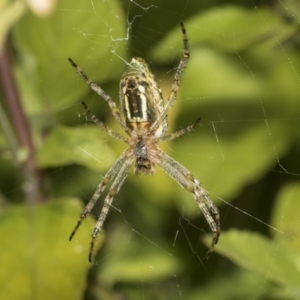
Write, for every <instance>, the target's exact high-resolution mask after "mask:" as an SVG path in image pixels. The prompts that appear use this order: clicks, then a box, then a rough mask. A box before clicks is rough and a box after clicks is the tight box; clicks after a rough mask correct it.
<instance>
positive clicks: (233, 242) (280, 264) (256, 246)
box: [205, 230, 300, 289]
mask: <svg viewBox="0 0 300 300" xmlns="http://www.w3.org/2000/svg"><path fill="white" fill-rule="evenodd" d="M205 242H206V244H207V245H208V244H209V243H210V240H209V239H208V238H205ZM216 251H217V252H219V253H221V254H223V255H225V256H227V257H228V258H229V259H231V260H233V261H234V262H235V263H236V264H238V265H240V266H241V267H243V268H246V269H248V270H250V271H252V272H255V273H257V274H259V275H262V276H264V277H265V278H267V279H269V280H273V281H275V282H277V283H280V284H283V285H286V286H289V287H290V288H294V289H295V288H297V287H299V286H300V269H299V267H297V260H296V258H295V256H293V255H292V254H291V252H290V251H289V250H288V248H286V247H285V245H284V244H283V243H281V242H280V241H277V240H276V239H273V240H269V239H267V238H266V237H264V236H262V235H260V234H256V233H253V232H250V231H239V230H230V231H227V232H223V233H222V234H221V237H220V241H219V243H218V246H217V247H216Z"/></svg>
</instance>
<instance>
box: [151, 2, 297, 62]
mask: <svg viewBox="0 0 300 300" xmlns="http://www.w3.org/2000/svg"><path fill="white" fill-rule="evenodd" d="M246 24H251V26H247V25H246ZM185 27H186V29H187V31H188V37H189V41H190V45H191V47H193V45H196V44H200V43H201V44H202V45H204V44H205V45H209V46H212V47H214V48H218V49H219V50H221V51H228V52H233V53H235V52H237V51H242V50H244V49H246V48H249V47H252V46H253V45H255V44H258V43H261V42H262V40H264V39H265V40H268V39H267V38H269V39H270V40H273V39H274V36H273V35H272V34H271V32H270V28H272V32H279V35H280V36H279V37H278V36H277V39H279V40H280V39H281V38H284V37H285V36H290V35H292V34H294V33H295V32H296V31H297V26H296V25H294V26H290V27H287V26H286V24H285V23H283V19H282V18H279V17H278V16H277V15H276V14H274V13H273V12H272V11H271V10H269V9H268V8H263V7H260V8H259V10H258V9H252V8H244V7H242V6H233V5H227V6H220V7H214V8H211V9H210V11H204V12H203V13H202V14H196V15H195V16H194V17H193V18H191V19H189V20H188V21H186V22H185ZM269 47H270V45H269ZM172 49H173V50H172ZM181 49H182V38H181V35H180V27H179V26H178V27H176V28H174V29H173V30H172V32H171V33H169V34H167V35H166V38H165V39H164V40H163V41H161V42H160V43H159V44H158V45H157V46H156V47H154V48H153V49H152V50H151V57H152V58H153V59H154V60H155V61H157V62H165V61H166V60H167V61H170V60H171V59H172V58H174V56H176V57H179V56H180V55H181Z"/></svg>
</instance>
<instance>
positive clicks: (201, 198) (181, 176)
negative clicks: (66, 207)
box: [69, 23, 220, 262]
mask: <svg viewBox="0 0 300 300" xmlns="http://www.w3.org/2000/svg"><path fill="white" fill-rule="evenodd" d="M181 30H182V34H183V46H184V48H183V55H182V58H181V60H180V63H179V66H178V68H177V71H176V73H175V76H174V80H173V84H172V91H171V94H170V96H169V98H168V100H167V102H166V103H164V101H163V98H162V94H161V90H160V89H159V87H158V84H157V82H156V81H155V78H154V75H153V74H152V73H151V72H150V70H149V68H148V65H147V63H146V62H145V61H144V60H143V59H141V58H138V57H135V58H132V60H131V62H130V63H129V64H128V69H127V70H126V71H125V73H124V74H123V76H122V78H121V81H120V102H121V108H122V112H123V117H124V120H123V119H122V117H121V114H120V112H119V110H118V108H117V106H116V104H115V102H114V101H113V100H112V98H111V97H110V96H109V95H108V94H106V92H105V91H104V90H102V88H101V87H100V86H98V85H97V84H96V83H95V82H93V81H92V80H90V79H89V78H88V77H87V75H86V74H85V73H84V72H83V71H82V70H81V69H80V68H79V67H78V66H77V65H76V64H75V63H74V62H73V61H72V60H71V59H70V58H69V61H70V62H71V64H72V66H73V67H74V68H75V70H76V71H77V72H78V73H79V75H81V76H82V77H83V78H84V80H85V81H86V82H87V84H88V85H89V86H90V87H91V89H93V90H94V91H95V92H96V93H97V94H99V95H100V96H101V97H102V98H103V99H104V100H105V101H107V102H108V105H109V106H110V108H111V110H112V113H113V115H114V117H115V119H116V121H117V122H118V124H119V125H120V126H121V128H122V129H123V130H124V131H125V132H126V134H127V136H126V137H125V136H123V135H121V134H119V133H117V132H115V131H113V130H111V129H109V128H107V127H106V126H105V125H104V124H103V123H102V122H101V121H100V120H99V119H98V118H97V117H96V116H95V115H94V114H92V113H91V111H90V110H89V109H88V107H87V105H86V104H85V103H84V102H82V104H83V106H84V108H85V110H86V113H87V115H88V117H89V118H90V119H91V120H92V121H94V122H95V123H96V124H97V125H98V126H99V127H100V128H101V129H102V130H104V131H105V132H106V133H107V134H109V135H110V136H112V137H114V138H116V139H119V140H121V141H123V142H125V143H127V144H128V146H129V147H128V148H127V149H126V150H125V151H124V152H123V153H122V154H121V156H120V157H119V158H118V159H117V161H116V162H115V163H114V164H113V165H112V167H111V168H110V169H109V170H108V172H107V173H106V174H105V176H104V178H103V180H102V181H101V182H100V183H99V185H98V186H97V189H96V191H95V193H94V195H93V197H92V198H91V200H90V201H89V203H88V204H87V206H86V207H85V209H84V210H83V212H82V213H81V215H80V218H79V220H78V222H77V224H76V226H75V228H74V230H73V231H72V233H71V236H70V238H69V239H70V240H71V239H72V238H73V236H74V234H75V233H76V231H77V229H78V227H79V226H80V224H81V222H82V221H83V219H84V218H85V217H86V216H87V214H89V213H90V212H91V210H92V209H93V207H94V205H95V203H96V202H97V200H98V199H99V197H100V196H101V194H102V193H103V191H104V189H105V187H106V186H107V184H108V183H110V182H112V184H111V187H110V190H109V192H108V194H107V196H106V198H105V200H104V206H103V208H102V211H101V213H100V216H99V217H98V220H97V223H96V225H95V228H94V231H93V234H92V240H91V246H90V252H89V261H90V262H91V261H92V254H93V249H94V243H95V239H96V237H97V235H98V233H99V232H100V231H101V229H102V226H103V223H104V221H105V219H106V216H107V213H108V210H109V208H110V206H111V204H112V201H113V199H114V197H115V196H116V194H117V193H118V192H119V190H120V188H121V186H122V184H123V182H124V180H125V179H126V177H127V174H128V172H129V170H130V168H131V166H132V165H134V172H135V174H139V173H145V174H153V173H154V172H155V165H158V166H160V167H161V168H162V169H163V170H164V171H165V172H166V173H167V174H168V175H169V176H170V177H171V178H173V179H174V180H175V181H176V182H177V183H178V184H179V185H181V186H182V187H183V188H185V189H186V190H187V191H188V192H190V193H192V194H193V196H194V198H195V200H196V202H197V204H198V206H199V208H200V209H201V211H202V213H203V215H204V217H205V218H206V221H207V222H208V224H209V226H210V229H211V231H212V233H213V239H212V243H211V246H210V248H209V250H208V251H207V253H206V256H205V257H204V259H203V260H202V262H205V261H206V260H207V259H208V258H209V256H210V254H211V253H212V252H213V249H214V246H215V244H216V243H217V242H218V239H219V235H220V216H219V211H218V209H217V207H216V206H215V205H214V203H213V202H212V201H211V199H210V198H209V196H208V194H207V192H206V191H205V190H204V189H203V188H202V187H201V185H200V183H199V181H198V180H197V179H195V178H194V176H193V175H192V174H191V173H190V172H189V171H188V170H187V169H186V168H185V167H184V166H182V165H181V164H180V163H178V162H177V161H176V160H174V159H173V158H172V157H170V156H168V155H167V154H165V153H164V152H163V151H162V150H160V148H159V145H158V144H159V142H160V141H167V140H173V139H175V138H178V137H179V136H181V135H183V134H185V133H186V132H189V131H191V130H193V129H194V128H195V127H196V126H197V124H198V123H199V122H200V118H199V119H197V120H196V122H195V123H194V124H193V125H190V126H188V127H186V128H183V129H181V130H178V131H176V132H175V133H171V134H167V133H166V132H167V129H168V122H167V114H168V111H169V109H170V107H171V105H172V104H173V102H174V100H175V99H176V95H177V91H178V88H179V83H180V79H181V76H182V73H183V71H184V68H185V66H186V64H187V62H188V59H189V55H190V50H189V45H188V39H187V35H186V31H185V28H184V25H183V23H181Z"/></svg>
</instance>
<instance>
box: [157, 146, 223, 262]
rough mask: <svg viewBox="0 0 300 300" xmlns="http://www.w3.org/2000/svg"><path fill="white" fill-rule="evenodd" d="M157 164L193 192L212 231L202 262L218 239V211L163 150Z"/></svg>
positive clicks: (188, 174) (198, 186) (194, 182)
mask: <svg viewBox="0 0 300 300" xmlns="http://www.w3.org/2000/svg"><path fill="white" fill-rule="evenodd" d="M158 164H159V165H160V166H161V168H162V169H163V170H164V171H165V172H166V173H167V174H168V175H169V176H170V177H171V178H173V179H174V180H175V181H176V182H178V184H180V185H181V186H182V187H184V188H185V189H186V190H187V191H189V192H191V193H192V194H193V196H194V198H195V200H196V202H197V204H198V206H199V208H200V210H201V211H202V213H203V215H204V217H205V219H206V221H207V223H208V224H209V227H210V229H211V231H212V233H213V239H212V242H211V245H210V248H209V249H208V251H207V253H206V255H205V257H204V258H203V259H202V263H204V262H206V261H207V259H208V258H209V257H210V255H211V254H212V252H213V250H214V247H215V245H216V244H217V242H218V240H219V236H220V230H221V225H220V215H219V211H218V209H217V207H216V206H215V205H214V203H213V202H212V201H211V199H210V198H209V196H208V194H207V192H206V191H205V190H204V189H203V188H202V187H201V185H200V183H199V181H198V180H197V179H195V178H194V176H193V175H192V174H191V173H190V172H189V171H188V170H187V169H186V168H185V167H184V166H182V165H181V164H179V163H178V162H177V161H176V160H174V159H173V158H172V157H170V156H168V155H166V154H165V153H163V152H162V153H161V161H160V162H159V163H158Z"/></svg>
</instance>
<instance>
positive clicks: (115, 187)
mask: <svg viewBox="0 0 300 300" xmlns="http://www.w3.org/2000/svg"><path fill="white" fill-rule="evenodd" d="M130 167H131V164H126V163H125V164H123V166H122V167H121V170H120V172H119V173H118V175H117V177H116V178H115V180H114V182H113V183H112V186H111V188H110V190H109V192H108V195H107V196H106V198H105V200H104V205H103V208H102V210H101V213H100V216H99V218H98V220H97V223H96V225H95V228H94V231H93V234H92V239H91V246H90V252H89V262H92V257H93V252H94V245H95V240H96V237H97V235H98V234H99V232H100V231H101V229H102V226H103V223H104V221H105V219H106V216H107V214H108V211H109V208H110V206H111V204H112V201H113V199H114V197H115V196H116V194H117V193H118V192H119V190H120V188H121V186H122V184H123V182H124V180H125V179H126V177H127V174H128V171H129V169H130Z"/></svg>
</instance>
